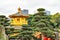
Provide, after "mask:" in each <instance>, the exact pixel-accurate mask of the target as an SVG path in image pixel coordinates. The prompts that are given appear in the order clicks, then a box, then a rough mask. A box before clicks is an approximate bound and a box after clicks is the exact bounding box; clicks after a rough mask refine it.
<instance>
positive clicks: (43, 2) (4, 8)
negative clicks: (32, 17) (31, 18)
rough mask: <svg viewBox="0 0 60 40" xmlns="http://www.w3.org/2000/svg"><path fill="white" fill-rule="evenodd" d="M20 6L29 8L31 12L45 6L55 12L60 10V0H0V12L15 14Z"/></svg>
mask: <svg viewBox="0 0 60 40" xmlns="http://www.w3.org/2000/svg"><path fill="white" fill-rule="evenodd" d="M18 7H20V8H21V9H28V10H29V13H30V14H33V13H34V12H35V11H36V9H37V8H45V9H46V10H48V11H51V14H54V13H56V12H59V11H60V0H0V14H3V15H10V14H13V13H15V12H17V8H18Z"/></svg>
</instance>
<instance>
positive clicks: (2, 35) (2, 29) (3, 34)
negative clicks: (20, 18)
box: [0, 26, 6, 40]
mask: <svg viewBox="0 0 60 40" xmlns="http://www.w3.org/2000/svg"><path fill="white" fill-rule="evenodd" d="M0 30H1V31H0V32H1V34H0V35H1V40H6V35H5V28H4V27H2V26H1V27H0Z"/></svg>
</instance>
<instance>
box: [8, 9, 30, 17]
mask: <svg viewBox="0 0 60 40" xmlns="http://www.w3.org/2000/svg"><path fill="white" fill-rule="evenodd" d="M9 17H10V18H13V17H29V15H28V13H24V12H22V10H21V8H18V12H17V13H15V14H12V15H9Z"/></svg>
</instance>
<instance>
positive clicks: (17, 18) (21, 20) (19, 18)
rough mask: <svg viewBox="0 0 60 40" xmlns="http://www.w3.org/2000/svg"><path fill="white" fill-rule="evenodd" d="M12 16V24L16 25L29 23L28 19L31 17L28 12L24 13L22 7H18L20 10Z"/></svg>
mask: <svg viewBox="0 0 60 40" xmlns="http://www.w3.org/2000/svg"><path fill="white" fill-rule="evenodd" d="M9 17H10V18H11V25H14V26H21V25H23V24H28V21H27V20H26V19H27V18H29V16H28V14H24V13H22V10H21V8H18V12H17V13H15V14H12V15H9Z"/></svg>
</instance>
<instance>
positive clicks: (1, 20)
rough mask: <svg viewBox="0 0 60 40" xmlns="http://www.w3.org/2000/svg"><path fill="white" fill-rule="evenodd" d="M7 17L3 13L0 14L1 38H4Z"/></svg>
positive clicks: (3, 39) (4, 39) (2, 39)
mask: <svg viewBox="0 0 60 40" xmlns="http://www.w3.org/2000/svg"><path fill="white" fill-rule="evenodd" d="M8 21H9V20H8V18H7V17H6V16H4V15H0V30H1V31H0V33H1V34H0V35H1V40H6V35H5V27H6V26H8V25H9V22H8Z"/></svg>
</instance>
